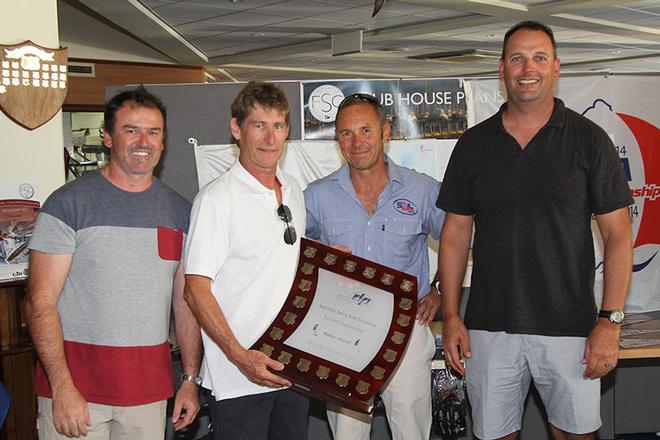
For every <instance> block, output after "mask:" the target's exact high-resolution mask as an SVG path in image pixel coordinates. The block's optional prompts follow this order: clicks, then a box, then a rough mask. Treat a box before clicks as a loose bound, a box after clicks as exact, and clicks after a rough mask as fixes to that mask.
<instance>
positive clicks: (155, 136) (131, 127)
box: [103, 101, 165, 176]
mask: <svg viewBox="0 0 660 440" xmlns="http://www.w3.org/2000/svg"><path fill="white" fill-rule="evenodd" d="M164 136H165V133H164V121H163V116H162V115H161V113H160V111H159V110H158V109H157V108H152V107H143V106H139V105H136V104H135V103H134V102H132V101H128V102H125V103H124V104H123V105H122V106H121V107H119V110H117V113H116V114H115V126H114V127H113V130H112V133H109V132H108V131H107V130H104V131H103V141H104V143H105V146H106V147H108V148H110V150H111V156H110V166H111V167H112V168H113V169H116V170H118V171H119V172H121V173H123V174H125V175H127V176H128V175H133V176H147V175H149V176H151V175H152V173H153V170H154V168H155V167H156V165H157V164H158V161H159V160H160V154H161V153H162V151H163V148H164V147H165V146H164V144H163V139H164Z"/></svg>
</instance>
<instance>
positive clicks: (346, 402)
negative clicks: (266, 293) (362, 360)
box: [251, 238, 417, 413]
mask: <svg viewBox="0 0 660 440" xmlns="http://www.w3.org/2000/svg"><path fill="white" fill-rule="evenodd" d="M300 246H301V252H300V258H299V261H298V269H297V272H296V276H295V279H294V282H293V286H292V287H291V291H290V292H289V296H288V297H287V299H286V301H285V303H284V305H283V306H282V308H281V309H280V311H279V313H278V314H277V316H276V317H275V319H274V321H273V322H272V323H271V324H270V326H269V327H268V328H267V329H266V331H265V332H264V333H263V335H261V337H260V338H259V339H258V340H257V341H256V342H255V343H254V344H253V345H252V347H251V349H253V350H259V351H261V352H263V353H265V354H267V355H268V356H270V357H271V358H272V359H277V360H278V361H279V362H281V363H282V364H284V370H282V371H278V372H276V374H278V375H280V376H282V377H285V378H287V379H288V380H290V381H291V382H292V384H293V386H294V389H296V390H297V391H300V392H302V393H304V394H307V395H309V396H311V397H314V398H318V399H321V400H325V401H329V402H333V403H336V404H339V405H341V406H345V407H347V408H350V409H353V410H357V411H360V412H364V413H371V410H372V408H373V396H374V394H376V392H378V390H379V389H380V388H381V387H382V385H383V384H384V383H385V382H386V381H387V380H388V378H389V376H390V375H391V374H392V373H393V372H394V370H395V369H396V366H397V365H398V363H399V361H400V360H401V358H402V357H403V354H404V351H405V349H406V347H407V345H408V341H409V339H410V335H411V332H412V328H413V325H414V324H415V318H416V314H417V278H416V277H415V276H414V275H409V274H406V273H403V272H400V271H398V270H394V269H391V268H389V267H386V266H383V265H380V264H377V263H374V262H371V261H369V260H366V259H363V258H359V257H356V256H354V255H351V254H348V253H344V252H341V251H339V250H337V249H334V248H331V247H329V246H326V245H323V244H321V243H318V242H315V241H312V240H309V239H306V238H302V239H301V243H300ZM320 269H324V270H327V271H329V272H332V273H333V274H337V275H339V276H340V277H346V278H348V279H351V280H354V281H357V282H358V283H360V284H362V285H367V286H372V287H373V288H376V289H378V291H379V292H387V293H389V294H391V295H392V298H391V299H390V298H388V300H390V301H391V303H392V307H391V310H392V316H391V317H389V319H388V321H389V329H388V330H387V333H385V332H384V331H383V332H382V334H383V336H384V339H383V342H382V344H381V345H380V348H378V349H377V351H376V355H375V356H374V357H373V358H371V357H369V359H370V360H368V363H367V364H366V366H365V367H364V368H362V369H361V370H360V371H356V370H355V369H351V368H348V367H347V366H345V365H341V364H339V363H335V362H332V361H329V360H326V359H324V358H322V357H320V356H316V355H314V354H311V353H309V352H306V351H304V350H301V349H298V348H295V347H293V346H291V345H288V344H286V343H285V342H286V341H287V339H288V338H289V337H290V336H292V335H293V333H294V332H296V330H297V329H298V327H299V326H300V324H301V323H303V321H304V320H305V317H306V316H307V314H308V312H309V311H310V308H311V306H312V303H313V302H314V298H315V296H316V295H317V287H318V280H319V272H320ZM333 276H334V275H333ZM347 281H348V280H347ZM353 295H354V294H353ZM350 296H351V294H350V293H349V294H348V298H349V299H352V300H354V302H355V301H357V302H360V301H361V300H362V301H364V297H359V296H358V297H355V296H354V297H353V298H350ZM387 318H388V317H387V316H385V319H387ZM381 321H382V319H381ZM352 345H353V344H348V345H347V347H348V348H351V347H352ZM357 345H358V341H356V342H355V346H357Z"/></svg>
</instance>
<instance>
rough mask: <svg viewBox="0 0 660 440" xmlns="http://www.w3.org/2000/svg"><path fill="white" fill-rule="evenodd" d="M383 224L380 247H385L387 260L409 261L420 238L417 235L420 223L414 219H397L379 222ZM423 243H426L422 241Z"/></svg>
mask: <svg viewBox="0 0 660 440" xmlns="http://www.w3.org/2000/svg"><path fill="white" fill-rule="evenodd" d="M381 225H383V226H382V227H383V234H382V235H381V236H382V237H383V241H384V242H383V243H382V246H383V247H382V248H383V249H387V251H388V253H389V254H390V255H389V256H388V260H389V259H392V260H393V261H392V262H394V261H399V262H403V261H409V260H410V256H411V255H412V254H413V253H415V252H417V247H418V246H419V243H420V242H421V241H422V240H419V235H420V234H421V233H422V224H421V223H420V222H418V221H414V220H402V219H397V220H396V221H392V219H390V220H389V221H387V222H381ZM424 243H426V242H425V241H424Z"/></svg>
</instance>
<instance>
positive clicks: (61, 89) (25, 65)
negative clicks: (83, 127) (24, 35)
mask: <svg viewBox="0 0 660 440" xmlns="http://www.w3.org/2000/svg"><path fill="white" fill-rule="evenodd" d="M66 78H67V49H66V48H64V49H48V48H45V47H42V46H39V45H38V44H35V43H33V42H31V41H29V40H28V41H24V42H23V43H21V44H17V45H14V46H4V45H0V108H2V111H4V112H5V114H6V115H7V116H8V117H9V118H11V119H12V120H14V121H15V122H16V123H18V124H20V125H22V126H23V127H25V128H27V129H29V130H34V129H35V128H37V127H40V126H42V125H43V124H45V123H46V122H48V121H49V120H50V119H51V118H52V117H53V116H55V115H56V114H57V112H58V111H59V109H60V108H62V104H63V103H64V98H65V97H66V88H67V79H66Z"/></svg>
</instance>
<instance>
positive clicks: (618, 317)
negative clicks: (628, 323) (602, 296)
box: [598, 310, 626, 324]
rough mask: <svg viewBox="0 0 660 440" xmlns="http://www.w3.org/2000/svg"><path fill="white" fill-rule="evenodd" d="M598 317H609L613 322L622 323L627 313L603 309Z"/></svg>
mask: <svg viewBox="0 0 660 440" xmlns="http://www.w3.org/2000/svg"><path fill="white" fill-rule="evenodd" d="M598 317H599V318H607V319H609V320H610V322H611V323H612V324H621V323H622V322H623V318H625V317H626V315H625V313H623V312H622V311H621V310H601V311H600V312H598Z"/></svg>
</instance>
